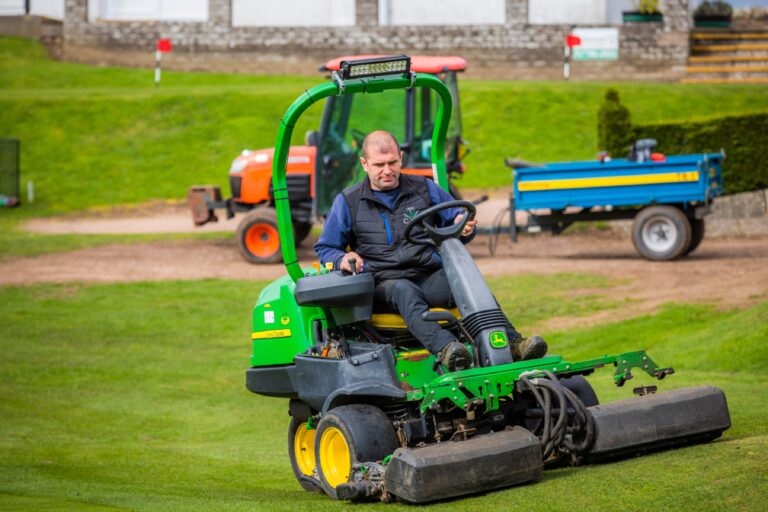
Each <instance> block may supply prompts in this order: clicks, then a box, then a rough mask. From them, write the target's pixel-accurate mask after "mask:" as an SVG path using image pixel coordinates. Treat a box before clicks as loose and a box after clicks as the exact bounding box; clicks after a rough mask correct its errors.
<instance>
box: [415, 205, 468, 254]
mask: <svg viewBox="0 0 768 512" xmlns="http://www.w3.org/2000/svg"><path fill="white" fill-rule="evenodd" d="M451 208H463V209H464V210H465V211H466V214H465V215H464V218H463V219H462V220H461V222H459V223H458V224H453V225H452V226H445V227H442V228H439V227H437V226H435V225H434V224H430V223H429V222H427V219H428V218H430V217H432V216H433V215H435V214H437V213H439V212H441V211H443V210H448V209H451ZM475 212H476V209H475V205H474V204H472V203H470V202H469V201H462V200H456V201H446V202H444V203H440V204H436V205H435V206H432V207H431V208H427V209H426V210H424V211H422V212H419V214H418V215H416V216H415V217H414V218H413V219H411V222H409V223H408V226H407V227H406V228H405V239H406V240H408V241H409V242H410V243H412V244H415V245H433V246H435V247H440V244H441V243H443V241H445V240H448V239H449V238H459V237H460V236H461V232H462V231H463V230H464V226H466V225H467V222H469V221H470V220H472V219H474V218H475ZM416 226H421V227H422V229H423V230H424V236H421V237H418V238H417V237H415V236H413V230H414V228H415V227H416Z"/></svg>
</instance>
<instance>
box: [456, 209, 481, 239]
mask: <svg viewBox="0 0 768 512" xmlns="http://www.w3.org/2000/svg"><path fill="white" fill-rule="evenodd" d="M462 220H464V214H459V215H457V216H456V218H455V219H453V223H454V224H458V223H459V222H461V221H462ZM476 225H477V219H472V220H470V221H467V225H466V226H464V229H462V230H461V236H469V235H471V234H472V233H474V232H475V226H476Z"/></svg>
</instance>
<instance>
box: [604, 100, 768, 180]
mask: <svg viewBox="0 0 768 512" xmlns="http://www.w3.org/2000/svg"><path fill="white" fill-rule="evenodd" d="M630 133H631V134H632V135H631V137H630V138H631V139H632V140H637V139H645V138H651V139H656V140H657V141H658V143H659V146H658V151H660V152H662V153H664V154H667V155H676V154H685V153H711V152H719V151H720V149H724V150H725V162H724V163H723V184H724V186H725V192H726V193H728V194H735V193H737V192H746V191H749V190H758V189H762V188H768V143H766V135H765V134H766V133H768V112H763V113H759V114H749V115H743V116H728V117H721V118H714V119H708V120H702V121H695V122H684V123H666V124H654V125H645V126H635V127H633V128H632V129H631V130H630ZM616 154H617V155H618V154H619V153H616Z"/></svg>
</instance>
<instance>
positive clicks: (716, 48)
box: [691, 43, 768, 53]
mask: <svg viewBox="0 0 768 512" xmlns="http://www.w3.org/2000/svg"><path fill="white" fill-rule="evenodd" d="M764 50H768V43H736V44H695V45H693V46H691V51H693V52H694V53H696V52H744V51H764Z"/></svg>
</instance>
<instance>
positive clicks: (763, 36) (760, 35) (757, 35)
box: [691, 32, 768, 41]
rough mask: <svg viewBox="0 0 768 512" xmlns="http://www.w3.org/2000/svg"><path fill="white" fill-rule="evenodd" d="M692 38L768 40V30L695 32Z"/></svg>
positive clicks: (700, 39) (704, 39)
mask: <svg viewBox="0 0 768 512" xmlns="http://www.w3.org/2000/svg"><path fill="white" fill-rule="evenodd" d="M691 39H693V40H696V41H744V40H753V41H760V40H767V41H768V32H738V33H732V32H730V33H718V32H694V33H693V34H691Z"/></svg>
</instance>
